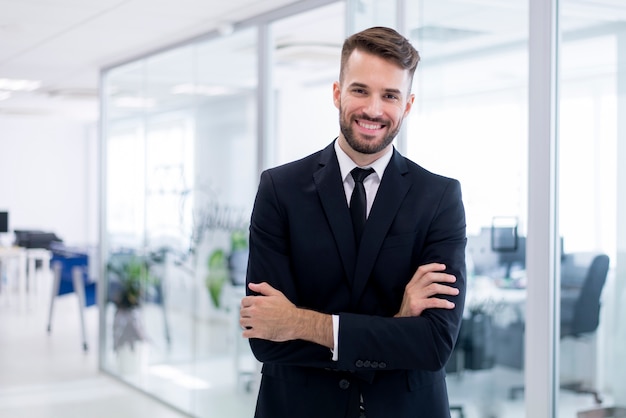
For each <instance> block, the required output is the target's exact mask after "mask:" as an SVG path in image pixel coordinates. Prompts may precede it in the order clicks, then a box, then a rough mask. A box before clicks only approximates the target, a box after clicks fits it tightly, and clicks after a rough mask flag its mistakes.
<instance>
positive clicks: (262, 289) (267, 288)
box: [248, 282, 282, 296]
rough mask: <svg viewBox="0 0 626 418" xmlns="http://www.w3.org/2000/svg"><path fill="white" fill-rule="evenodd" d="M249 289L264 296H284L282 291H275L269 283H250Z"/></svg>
mask: <svg viewBox="0 0 626 418" xmlns="http://www.w3.org/2000/svg"><path fill="white" fill-rule="evenodd" d="M248 288H249V289H250V290H252V291H253V292H256V293H258V294H260V295H263V296H277V295H282V292H281V291H280V290H276V289H274V288H273V287H272V286H271V285H270V284H269V283H266V282H262V283H249V284H248Z"/></svg>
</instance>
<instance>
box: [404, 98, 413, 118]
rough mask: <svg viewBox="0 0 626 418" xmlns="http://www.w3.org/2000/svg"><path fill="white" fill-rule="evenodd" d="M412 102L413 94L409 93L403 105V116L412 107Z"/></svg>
mask: <svg viewBox="0 0 626 418" xmlns="http://www.w3.org/2000/svg"><path fill="white" fill-rule="evenodd" d="M413 102H415V95H414V94H410V95H409V98H408V99H407V101H406V105H405V106H404V116H406V115H408V114H409V112H410V111H411V108H412V107H413Z"/></svg>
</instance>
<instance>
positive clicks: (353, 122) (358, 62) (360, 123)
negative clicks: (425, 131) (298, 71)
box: [333, 49, 414, 154]
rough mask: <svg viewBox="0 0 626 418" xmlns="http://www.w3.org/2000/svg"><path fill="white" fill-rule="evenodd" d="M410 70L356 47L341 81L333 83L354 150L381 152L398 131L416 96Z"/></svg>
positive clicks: (342, 124)
mask: <svg viewBox="0 0 626 418" xmlns="http://www.w3.org/2000/svg"><path fill="white" fill-rule="evenodd" d="M409 83H410V79H409V72H408V70H405V69H402V68H400V67H398V66H396V65H395V64H393V63H391V62H389V61H385V60H384V59H382V58H380V57H378V56H376V55H372V54H368V53H365V52H362V51H359V50H358V49H357V50H354V51H353V52H352V54H351V55H350V57H349V59H348V62H347V65H346V67H345V68H344V76H343V80H341V82H335V84H334V85H333V98H334V103H335V106H336V107H337V108H338V109H339V125H340V128H341V135H340V136H343V138H344V139H345V141H346V142H347V144H348V145H349V146H350V148H352V149H353V150H354V151H356V152H358V153H361V154H377V153H382V151H384V150H385V149H386V148H387V147H388V146H389V145H390V144H391V143H392V141H393V139H394V138H395V137H396V135H397V134H398V131H399V130H400V127H401V125H402V120H403V119H404V117H405V116H406V115H407V114H408V113H409V110H410V109H411V106H412V104H413V100H414V96H413V95H412V94H411V95H409Z"/></svg>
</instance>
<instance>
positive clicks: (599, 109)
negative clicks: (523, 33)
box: [558, 0, 626, 417]
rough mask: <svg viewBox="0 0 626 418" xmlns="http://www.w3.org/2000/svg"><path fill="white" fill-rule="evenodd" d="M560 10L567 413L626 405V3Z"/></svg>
mask: <svg viewBox="0 0 626 418" xmlns="http://www.w3.org/2000/svg"><path fill="white" fill-rule="evenodd" d="M559 10H560V16H559V17H560V21H559V28H560V44H559V51H560V54H559V97H558V99H559V102H558V103H559V106H558V112H559V113H558V114H559V125H558V132H559V136H558V158H559V164H558V167H559V171H558V176H559V182H558V185H559V194H558V202H559V203H558V207H559V211H558V222H559V227H560V235H561V237H562V240H563V242H562V243H563V254H562V257H561V263H560V304H559V305H560V309H559V312H560V321H559V323H560V339H559V341H560V348H559V353H560V356H561V358H560V362H559V366H560V372H559V386H560V387H561V391H560V399H559V400H560V402H559V417H571V416H574V414H576V413H582V412H585V411H593V410H596V409H599V408H611V407H615V406H619V407H622V408H624V407H626V386H625V385H624V379H623V376H624V373H625V372H626V368H625V366H624V362H623V361H622V360H621V359H622V358H623V357H624V354H625V353H626V332H625V328H624V326H623V325H622V324H621V319H623V318H624V308H623V307H624V306H625V305H624V304H625V303H626V287H625V286H624V280H623V278H624V275H625V267H624V262H625V261H626V260H624V258H623V252H624V243H625V242H626V238H625V237H626V235H625V232H626V231H625V230H624V216H623V215H622V216H620V212H622V213H623V210H621V211H620V208H622V209H623V202H624V196H626V194H625V190H626V189H625V187H624V186H625V185H626V177H625V172H624V171H623V169H620V166H621V165H620V164H619V163H620V161H623V158H624V156H625V154H624V146H623V144H624V143H625V137H624V133H625V131H624V122H623V120H624V116H625V115H626V113H625V109H626V107H625V106H624V86H625V85H626V84H625V83H624V80H625V79H626V66H625V65H626V64H625V63H626V49H625V48H624V45H625V43H624V39H626V38H625V34H626V5H624V4H621V3H619V2H602V3H599V2H580V1H574V0H560V3H559ZM607 411H608V409H607ZM624 412H626V410H622V413H624ZM604 413H605V414H607V415H603V416H619V415H618V414H617V413H616V412H613V413H612V414H613V415H609V412H604ZM579 416H581V415H579ZM584 416H585V417H587V416H591V415H584ZM598 416H600V415H598Z"/></svg>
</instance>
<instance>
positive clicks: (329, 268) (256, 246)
mask: <svg viewBox="0 0 626 418" xmlns="http://www.w3.org/2000/svg"><path fill="white" fill-rule="evenodd" d="M418 62H419V55H418V53H417V51H416V50H415V49H414V48H413V46H412V45H411V44H410V43H409V41H408V40H407V39H405V38H404V37H403V36H401V35H400V34H398V33H397V32H396V31H394V30H392V29H389V28H383V27H374V28H370V29H366V30H364V31H362V32H359V33H357V34H355V35H352V36H351V37H349V38H348V39H346V41H345V42H344V45H343V49H342V57H341V69H340V76H339V81H338V82H335V83H334V84H333V101H334V104H335V106H336V107H337V108H338V109H339V125H340V133H339V136H338V137H337V138H336V139H335V140H334V141H333V142H332V143H331V144H330V145H328V146H327V147H326V148H325V149H323V150H321V151H319V152H317V153H315V154H312V155H310V156H308V157H305V158H303V159H302V160H299V161H295V162H292V163H289V164H286V165H283V166H280V167H275V168H272V169H269V170H266V171H264V172H263V173H262V175H261V180H260V184H259V190H258V192H257V197H256V200H255V204H254V209H253V213H252V218H251V225H250V258H249V265H248V274H247V284H248V296H246V297H244V298H243V299H242V301H241V311H240V324H241V326H242V329H243V336H244V337H246V338H249V339H250V346H251V348H252V351H253V353H254V355H255V356H256V358H257V359H258V360H259V361H261V362H263V371H262V372H263V376H262V379H261V385H260V388H259V395H258V401H257V408H256V413H255V417H257V418H293V417H298V418H358V417H367V418H388V417H394V418H405V417H406V418H409V417H410V418H420V417H422V418H444V417H449V416H450V412H449V406H448V395H447V389H446V384H445V373H444V370H443V368H444V366H445V364H446V362H447V360H448V358H449V356H450V354H451V352H452V349H453V347H454V344H455V341H456V338H457V335H458V331H459V326H460V321H461V316H462V312H463V305H464V300H465V257H464V254H465V242H466V237H465V212H464V208H463V202H462V198H461V188H460V185H459V182H458V181H456V180H454V179H450V178H446V177H443V176H439V175H436V174H433V173H431V172H429V171H427V170H425V169H424V168H422V167H420V166H419V165H417V164H415V163H414V162H412V161H410V160H408V159H406V158H405V157H403V156H402V155H400V154H399V153H398V152H397V151H396V150H395V149H394V147H393V145H392V142H393V139H394V138H395V137H396V135H397V134H398V132H399V130H400V128H401V126H402V121H403V120H404V118H405V117H406V115H407V114H408V113H409V111H410V110H411V107H412V105H413V101H414V96H413V94H411V84H412V80H413V74H414V72H415V69H416V67H417V64H418Z"/></svg>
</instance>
